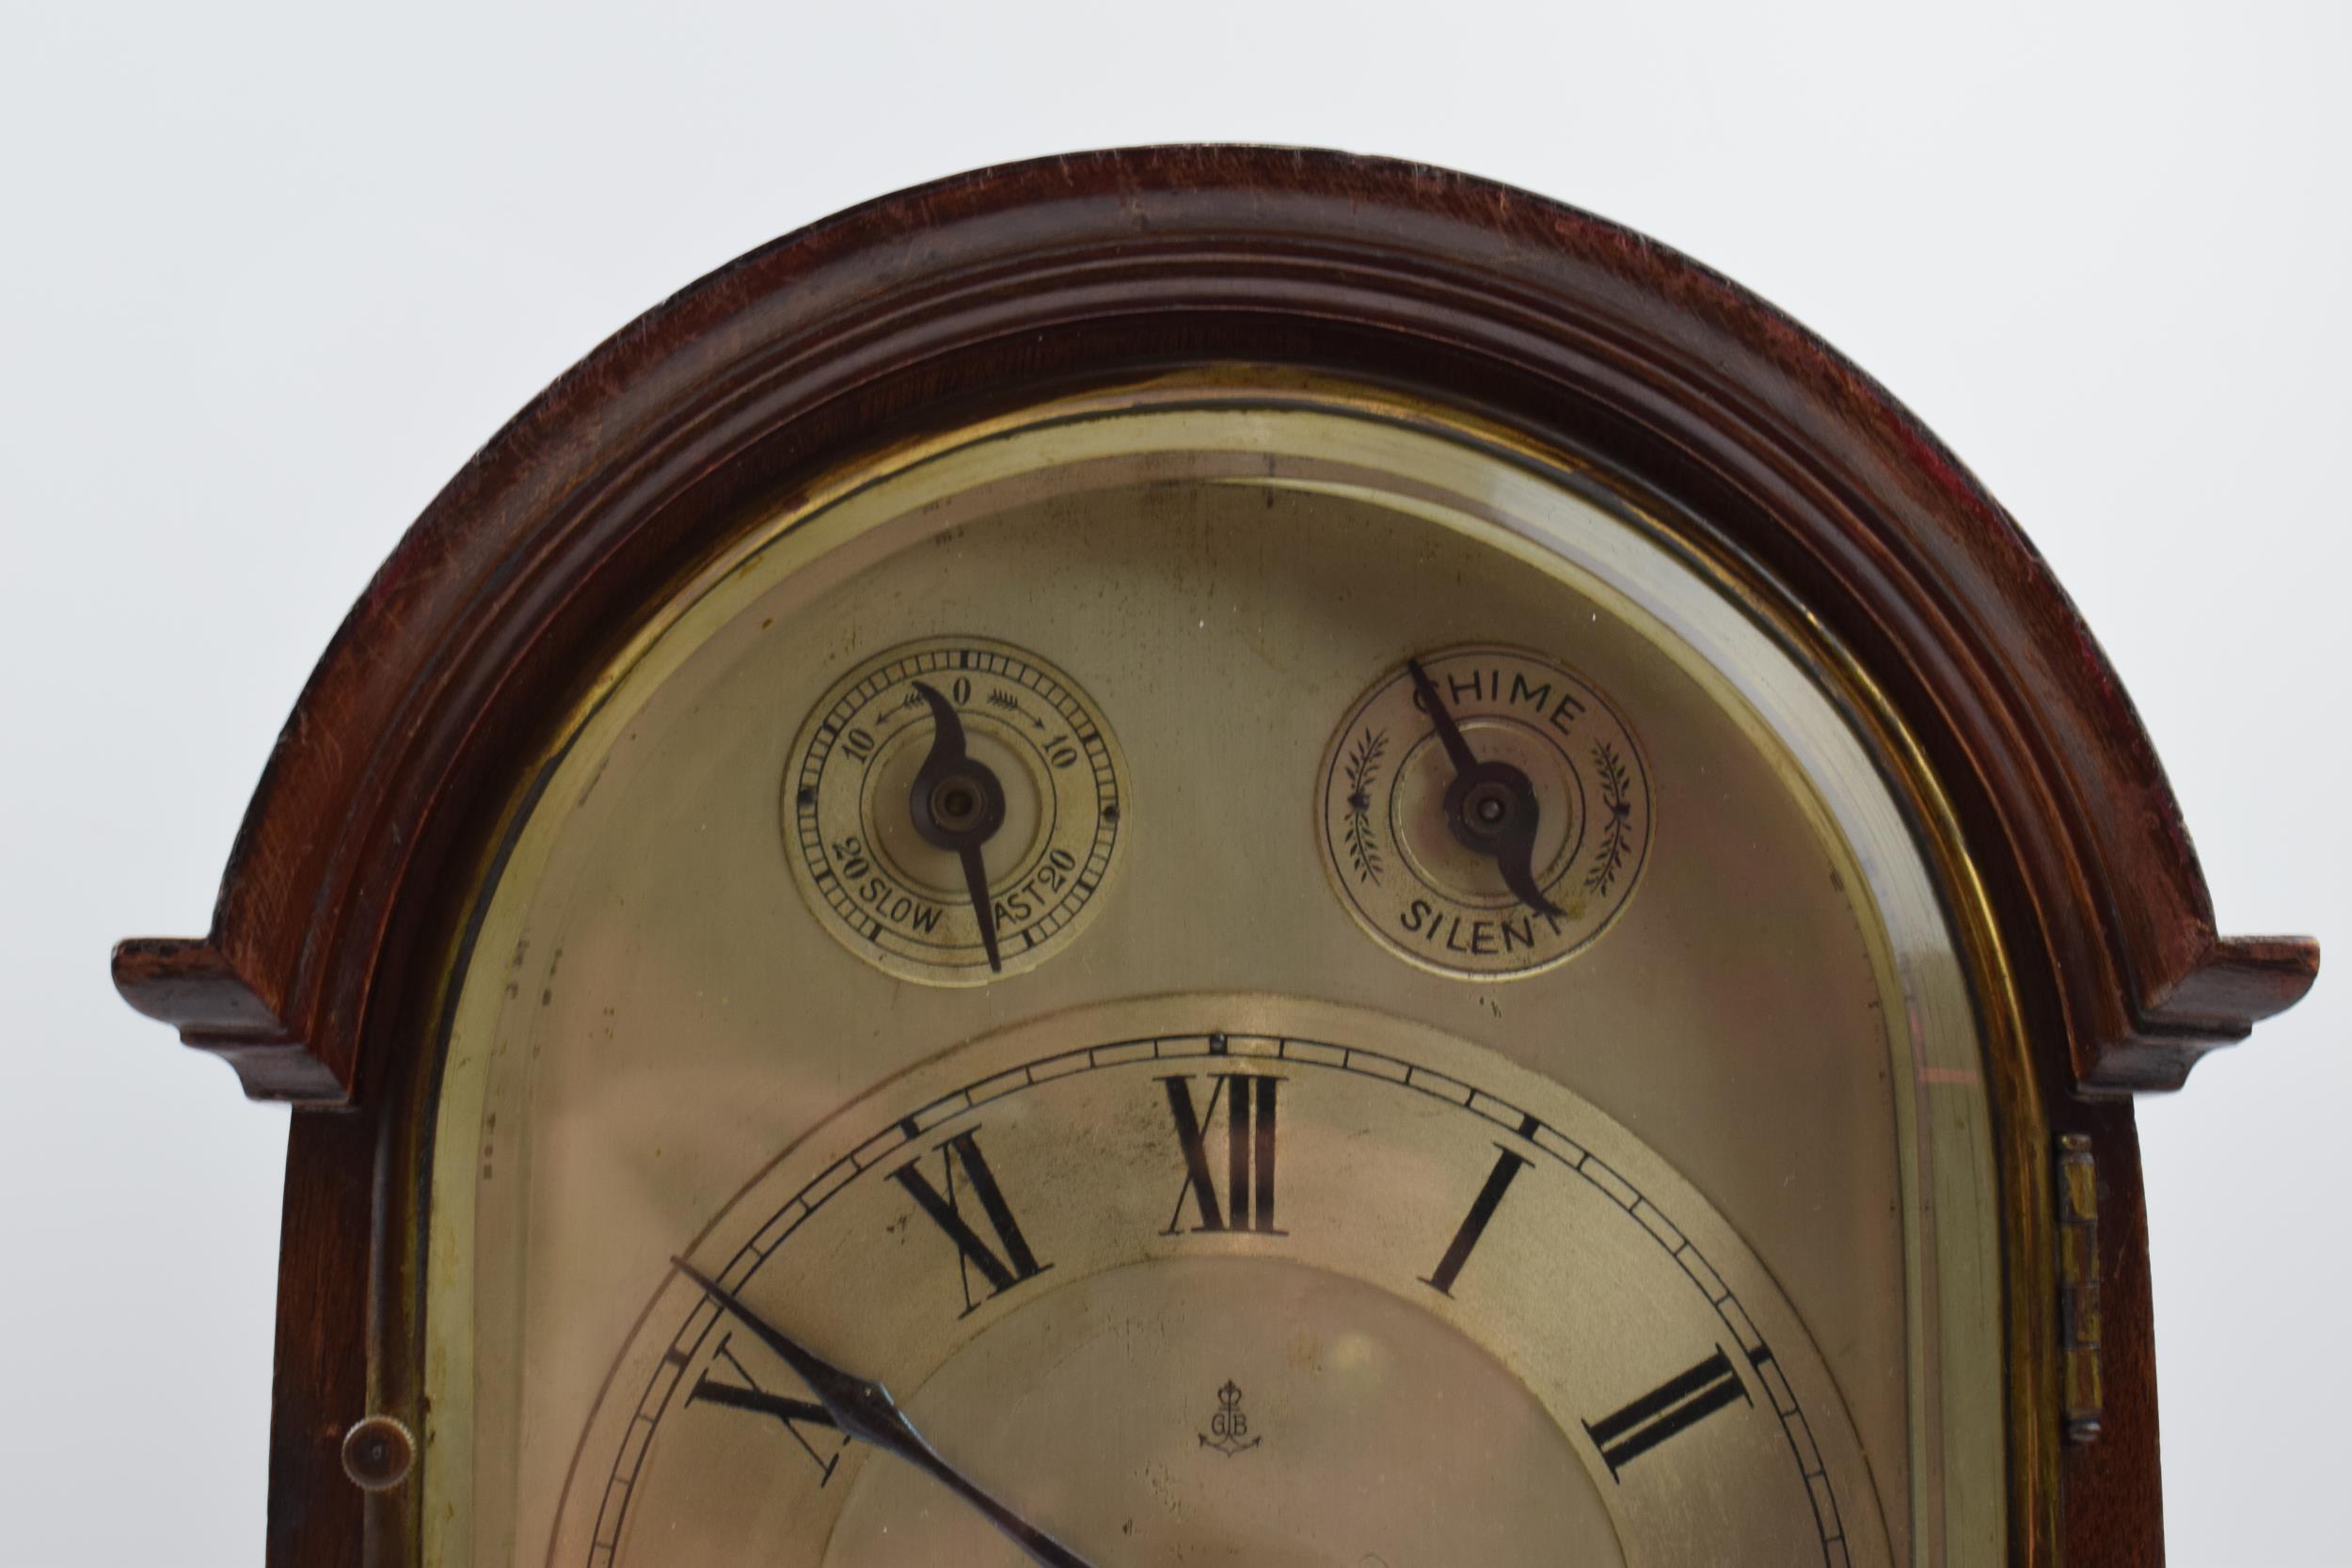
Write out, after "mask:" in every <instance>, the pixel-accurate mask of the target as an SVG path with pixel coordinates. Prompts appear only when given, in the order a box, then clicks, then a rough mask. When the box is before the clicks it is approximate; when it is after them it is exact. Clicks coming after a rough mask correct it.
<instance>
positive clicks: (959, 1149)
mask: <svg viewBox="0 0 2352 1568" xmlns="http://www.w3.org/2000/svg"><path fill="white" fill-rule="evenodd" d="M938 1152H939V1180H940V1184H939V1185H938V1186H933V1185H932V1184H931V1180H930V1178H929V1177H927V1176H925V1175H924V1174H923V1163H922V1161H920V1160H910V1161H908V1162H907V1163H906V1164H903V1165H901V1166H899V1167H898V1169H897V1170H894V1171H892V1172H891V1173H890V1179H891V1180H893V1181H896V1182H897V1183H898V1185H899V1186H901V1187H904V1188H905V1189H906V1190H907V1194H908V1196H911V1197H913V1198H914V1201H915V1203H916V1204H917V1205H918V1206H919V1207H920V1208H921V1209H922V1211H923V1212H924V1213H926V1214H929V1215H930V1219H931V1223H932V1224H933V1225H936V1226H938V1227H939V1228H940V1229H942V1230H944V1231H946V1233H947V1239H948V1240H949V1241H951V1242H953V1243H956V1269H957V1273H958V1275H959V1277H960V1278H961V1283H962V1285H963V1314H962V1315H963V1316H965V1317H970V1316H971V1315H972V1314H973V1313H974V1312H977V1311H978V1310H979V1307H980V1304H981V1303H982V1302H985V1301H987V1300H989V1299H990V1298H992V1297H993V1296H997V1295H1000V1294H1002V1293H1003V1292H1005V1291H1009V1290H1011V1289H1012V1288H1013V1287H1014V1286H1015V1285H1018V1284H1020V1283H1021V1282H1022V1281H1023V1280H1025V1279H1035V1278H1036V1277H1037V1276H1038V1275H1041V1274H1043V1273H1044V1272H1045V1271H1046V1270H1047V1269H1050V1268H1052V1267H1053V1266H1054V1265H1053V1264H1051V1263H1041V1262H1039V1261H1038V1260H1037V1254H1035V1253H1034V1252H1032V1251H1030V1250H1029V1241H1028V1238H1027V1237H1025V1236H1024V1235H1022V1234H1021V1222H1020V1221H1019V1220H1017V1219H1015V1218H1013V1214H1012V1205H1010V1204H1009V1203H1007V1202H1006V1201H1005V1194H1004V1189H1003V1188H1001V1187H999V1186H998V1185H997V1184H996V1173H995V1172H994V1171H992V1170H990V1169H989V1168H988V1157H987V1156H986V1155H984V1154H982V1153H981V1152H980V1146H979V1142H978V1140H977V1138H976V1137H975V1136H974V1135H973V1133H972V1132H970V1131H969V1130H966V1131H964V1132H959V1133H957V1134H956V1135H955V1136H954V1137H952V1138H949V1139H948V1140H947V1141H946V1143H945V1144H943V1145H941V1146H940V1148H939V1151H938ZM958 1166H961V1167H962V1170H963V1180H961V1182H959V1181H958V1180H956V1169H957V1167H958ZM943 1189H944V1190H943ZM964 1192H969V1193H970V1194H971V1195H972V1197H973V1198H974V1199H975V1200H976V1201H977V1203H978V1205H979V1210H980V1214H981V1216H982V1217H983V1218H984V1219H985V1221H986V1222H987V1225H988V1227H989V1229H990V1231H991V1232H993V1235H994V1237H995V1240H994V1242H993V1243H991V1242H989V1241H987V1240H985V1239H983V1238H982V1237H981V1235H980V1233H979V1231H978V1230H977V1229H975V1228H974V1227H973V1225H972V1222H971V1221H970V1220H967V1219H965V1218H964V1216H963V1210H962V1203H961V1194H962V1193H964ZM1000 1248H1001V1249H1002V1250H1001V1251H1000V1250H999V1249H1000ZM975 1273H977V1274H978V1275H979V1276H980V1279H981V1281H982V1282H983V1283H985V1284H986V1285H987V1287H988V1290H987V1293H986V1294H984V1295H978V1296H975V1295H974V1294H973V1293H972V1275H974V1274H975Z"/></svg>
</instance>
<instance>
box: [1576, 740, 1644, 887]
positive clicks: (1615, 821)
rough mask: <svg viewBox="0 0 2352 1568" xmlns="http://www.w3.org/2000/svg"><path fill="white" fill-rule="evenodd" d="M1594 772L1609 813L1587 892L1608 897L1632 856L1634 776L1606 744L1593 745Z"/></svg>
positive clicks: (1586, 879)
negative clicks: (1597, 776) (1598, 780)
mask: <svg viewBox="0 0 2352 1568" xmlns="http://www.w3.org/2000/svg"><path fill="white" fill-rule="evenodd" d="M1593 769H1594V771H1595V772H1596V773H1597V774H1598V775H1599V778H1600V800H1601V805H1602V807H1603V808H1604V809H1605V810H1606V811H1607V812H1608V813H1609V817H1608V820H1607V821H1605V822H1603V823H1602V824H1601V829H1600V848H1599V850H1598V852H1597V853H1596V854H1595V855H1594V856H1593V864H1592V869H1590V870H1589V871H1587V872H1585V874H1584V891H1585V892H1587V893H1596V894H1606V893H1608V891H1609V890H1610V889H1611V888H1612V887H1613V886H1615V885H1616V881H1617V878H1618V877H1619V876H1620V875H1622V874H1623V873H1624V871H1625V867H1626V863H1627V861H1629V859H1631V858H1632V854H1633V775H1632V774H1631V772H1629V770H1628V769H1627V768H1626V765H1625V759H1624V758H1622V757H1620V756H1619V755H1617V749H1616V748H1615V747H1614V746H1612V745H1611V744H1609V742H1607V741H1606V740H1599V741H1595V742H1594V743H1593Z"/></svg>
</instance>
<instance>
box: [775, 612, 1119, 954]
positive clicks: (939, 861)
mask: <svg viewBox="0 0 2352 1568" xmlns="http://www.w3.org/2000/svg"><path fill="white" fill-rule="evenodd" d="M1126 794H1127V783H1126V766H1125V763H1124V761H1123V760H1122V759H1121V757H1120V752H1119V747H1118V743H1117V742H1116V741H1115V740H1114V739H1113V738H1112V736H1111V732H1110V727H1109V725H1108V724H1106V723H1105V722H1104V719H1103V715H1102V713H1101V711H1100V710H1099V709H1097V708H1096V706H1095V705H1094V703H1093V701H1092V700H1091V699H1090V698H1089V697H1088V696H1087V694H1086V693H1085V692H1084V691H1083V690H1081V689H1079V687H1078V685H1077V683H1076V682H1075V681H1073V680H1072V679H1071V678H1070V676H1068V675H1067V674H1064V673H1062V672H1061V671H1060V670H1058V669H1057V668H1055V667H1054V666H1053V665H1052V664H1050V663H1048V662H1047V661H1046V660H1045V659H1043V658H1041V657H1039V656H1038V655H1036V654H1033V653H1029V652H1027V651H1025V650H1024V649H1021V648H1016V647H1014V646H1012V645H1010V644H1009V643H1005V642H999V641H993V640H991V639H988V638H980V637H937V638H929V639H926V640H924V641H919V642H910V643H906V644H903V645H901V646H899V647H896V648H893V649H890V650H889V651H887V652H885V653H882V654H879V655H877V656H875V657H873V658H870V659H868V660H866V662H865V663H863V664H861V665H859V666H858V667H857V668H855V669H853V670H851V671H850V673H847V674H845V675H844V676H842V678H841V679H840V680H839V681H837V682H835V683H834V686H833V688H832V689H831V690H829V691H827V692H826V693H825V695H824V696H823V697H822V698H821V699H819V701H818V704H817V705H816V707H815V708H814V709H813V710H812V711H811V712H810V714H809V716H808V719H807V721H805V722H804V723H803V725H802V727H801V733H800V736H799V738H798V739H797V740H796V741H795V742H794V743H793V747H792V755H791V761H790V763H789V764H788V765H787V768H786V772H785V780H784V831H785V839H786V842H787V846H788V847H789V848H790V850H791V855H790V859H791V863H792V871H793V876H794V879H795V880H796V881H797V882H798V883H799V884H800V888H801V892H802V895H803V897H805V899H806V900H807V903H808V907H809V910H810V911H811V912H812V913H814V914H815V915H816V917H817V922H818V925H820V926H822V927H824V928H825V929H826V930H827V931H828V932H830V933H831V934H832V935H833V937H834V939H835V940H836V941H838V942H841V943H842V944H843V945H844V946H846V947H848V948H849V949H850V951H851V952H853V953H855V954H857V955H858V957H860V958H864V959H865V960H866V961H867V962H868V963H871V964H873V965H874V966H875V967H876V968H878V969H881V970H882V971H883V972H884V973H886V974H893V975H896V976H898V978H900V979H905V980H914V981H918V982H921V983H923V984H927V985H943V986H966V985H982V984H985V983H987V982H988V981H990V980H993V979H996V978H999V977H1002V976H1005V975H1009V974H1020V973H1021V972H1023V971H1025V970H1028V969H1033V968H1035V967H1036V966H1037V965H1039V964H1041V963H1043V962H1044V961H1045V960H1046V959H1047V958H1051V957H1052V956H1053V955H1054V954H1056V953H1057V952H1059V951H1061V949H1062V948H1063V947H1065V946H1067V945H1068V944H1069V943H1070V942H1072V941H1073V940H1075V938H1076V937H1077V935H1078V932H1079V930H1080V929H1081V928H1082V927H1084V925H1085V924H1086V922H1087V920H1088V919H1089V917H1090V916H1091V914H1092V913H1093V911H1094V909H1095V908H1096V904H1097V900H1098V897H1099V895H1100V894H1101V893H1102V891H1103V887H1104V882H1105V880H1106V879H1108V878H1109V876H1110V874H1111V871H1112V869H1113V866H1114V864H1115V863H1116V861H1117V859H1118V853H1119V845H1120V839H1121V836H1122V833H1123V832H1124V829H1125V822H1124V810H1125V800H1126Z"/></svg>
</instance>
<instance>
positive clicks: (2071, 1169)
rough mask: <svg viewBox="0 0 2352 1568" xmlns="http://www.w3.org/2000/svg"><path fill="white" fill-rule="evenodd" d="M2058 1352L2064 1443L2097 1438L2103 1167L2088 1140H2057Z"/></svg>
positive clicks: (2074, 1135) (2101, 1398) (2101, 1406)
mask: <svg viewBox="0 0 2352 1568" xmlns="http://www.w3.org/2000/svg"><path fill="white" fill-rule="evenodd" d="M2058 1350H2059V1357H2060V1360H2061V1362H2062V1364H2063V1365H2062V1372H2063V1376H2064V1378H2065V1399H2066V1440H2067V1441H2068V1442H2070V1443H2088V1442H2090V1440H2091V1439H2092V1438H2094V1437H2096V1436H2098V1435H2099V1428H2100V1424H2101V1422H2102V1420H2103V1419H2104V1418H2105V1416H2106V1392H2105V1390H2104V1389H2103V1388H2102V1387H2101V1386H2100V1382H2099V1167H2098V1165H2097V1164H2096V1163H2094V1162H2093V1160H2092V1158H2091V1153H2090V1137H2089V1136H2088V1135H2086V1134H2084V1133H2081V1132H2068V1133H2066V1134H2064V1135H2063V1136H2061V1137H2060V1138H2059V1139H2058Z"/></svg>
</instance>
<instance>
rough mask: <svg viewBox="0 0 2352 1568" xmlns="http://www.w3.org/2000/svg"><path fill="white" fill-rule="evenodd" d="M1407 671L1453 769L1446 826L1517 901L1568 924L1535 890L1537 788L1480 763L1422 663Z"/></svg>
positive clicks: (1514, 772) (1410, 664)
mask: <svg viewBox="0 0 2352 1568" xmlns="http://www.w3.org/2000/svg"><path fill="white" fill-rule="evenodd" d="M1405 668H1406V672H1407V673H1410V674H1411V676H1412V677H1413V693H1414V698H1415V700H1416V701H1417V702H1418V703H1419V705H1420V706H1421V710H1422V712H1423V713H1426V714H1427V715H1429V721H1430V722H1431V723H1433V724H1435V725H1436V726H1437V727H1438V744H1439V745H1441V746H1443V747H1444V748H1445V754H1446V757H1447V759H1448V760H1449V761H1451V762H1452V763H1453V764H1454V782H1453V783H1452V784H1449V785H1447V786H1446V792H1445V815H1446V825H1447V826H1448V827H1450V828H1451V829H1453V830H1454V838H1455V839H1456V840H1457V841H1459V842H1460V844H1461V845H1462V846H1463V847H1465V848H1467V849H1470V850H1471V851H1472V852H1473V853H1476V854H1481V855H1484V856H1486V858H1487V859H1488V860H1490V861H1492V862H1494V863H1495V868H1496V869H1497V870H1499V871H1501V872H1502V884H1503V886H1505V887H1507V888H1509V889H1510V890H1511V895H1512V896H1513V897H1514V898H1517V899H1518V901H1519V902H1520V903H1522V904H1525V905H1526V906H1527V907H1528V908H1529V909H1531V910H1534V911H1535V912H1536V913H1538V914H1548V915H1550V916H1551V917H1552V918H1553V919H1555V920H1559V919H1565V917H1566V916H1565V911H1563V910H1562V909H1561V908H1560V907H1559V906H1558V905H1556V904H1554V903H1553V902H1552V901H1551V900H1550V899H1549V898H1547V897H1545V896H1544V890H1543V889H1542V888H1540V887H1538V886H1536V885H1535V824H1536V823H1537V821H1538V820H1540V817H1541V811H1540V808H1539V807H1538V805H1537V803H1536V800H1535V785H1534V783H1533V782H1532V781H1531V780H1530V779H1529V778H1528V776H1527V775H1526V774H1525V773H1522V772H1520V771H1519V770H1518V768H1514V767H1512V766H1511V765H1510V764H1509V763H1507V762H1481V761H1479V760H1478V753H1477V752H1473V751H1471V750H1470V741H1469V740H1467V739H1466V738H1464V736H1463V735H1462V727H1461V726H1460V725H1459V724H1456V723H1455V722H1454V715H1453V714H1451V713H1449V712H1447V711H1446V705H1445V699H1444V698H1442V697H1440V696H1438V686H1437V683H1436V682H1435V681H1433V680H1431V679H1430V678H1429V672H1427V671H1426V670H1423V669H1422V667H1421V660H1419V659H1417V658H1408V659H1406V661H1405Z"/></svg>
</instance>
